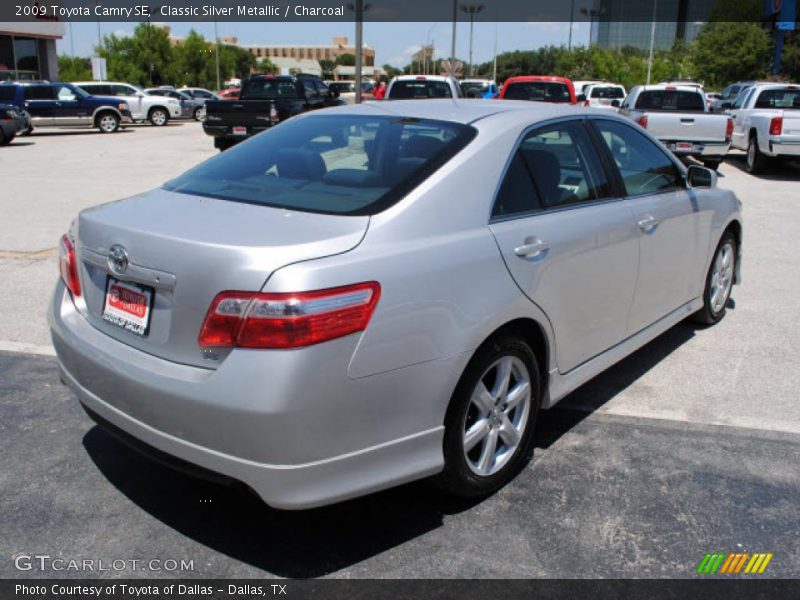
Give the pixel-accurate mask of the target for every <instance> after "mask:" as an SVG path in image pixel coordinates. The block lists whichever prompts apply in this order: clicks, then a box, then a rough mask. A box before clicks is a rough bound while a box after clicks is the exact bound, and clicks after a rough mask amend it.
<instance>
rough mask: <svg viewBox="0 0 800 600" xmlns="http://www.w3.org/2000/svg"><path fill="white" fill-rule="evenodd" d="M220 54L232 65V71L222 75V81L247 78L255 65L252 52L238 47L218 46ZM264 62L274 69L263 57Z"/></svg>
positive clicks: (267, 59)
mask: <svg viewBox="0 0 800 600" xmlns="http://www.w3.org/2000/svg"><path fill="white" fill-rule="evenodd" d="M220 53H224V54H226V55H228V56H229V57H230V59H231V62H232V63H233V68H232V70H231V71H230V72H228V73H225V74H224V75H223V79H229V78H230V77H238V78H240V79H242V78H244V77H247V76H248V75H249V74H250V72H251V71H252V70H253V68H254V67H255V66H256V63H257V61H256V57H255V56H253V54H252V52H250V51H249V50H246V49H245V48H241V47H239V46H228V45H223V46H220ZM264 60H265V61H266V62H267V63H269V65H270V66H273V67H274V65H273V64H272V62H271V61H270V60H269V58H266V57H265V58H264ZM270 72H271V71H270Z"/></svg>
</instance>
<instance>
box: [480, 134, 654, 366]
mask: <svg viewBox="0 0 800 600" xmlns="http://www.w3.org/2000/svg"><path fill="white" fill-rule="evenodd" d="M599 154H600V153H599V151H598V147H597V146H596V145H595V144H594V143H592V141H591V139H590V137H589V135H588V132H587V130H586V128H585V125H584V123H583V120H582V119H571V120H566V121H560V122H557V123H553V124H549V125H546V126H542V127H537V128H534V129H532V130H530V131H529V132H527V133H526V135H525V136H524V137H523V139H522V140H521V142H520V143H519V145H518V146H517V148H515V150H514V153H513V155H512V156H511V157H510V159H509V162H508V166H507V169H506V173H505V176H504V178H503V180H502V183H501V186H500V189H499V191H498V194H497V198H496V199H495V203H494V207H493V211H492V219H491V223H490V226H489V227H490V229H491V231H492V233H493V234H494V236H495V239H496V240H497V244H498V247H499V248H500V251H501V252H502V255H503V259H504V261H505V263H506V266H507V267H508V270H509V272H510V273H511V275H512V277H513V278H514V280H515V281H516V282H517V285H518V286H519V287H520V289H521V290H522V291H523V293H524V294H525V295H527V296H528V298H530V299H531V300H532V301H533V302H534V303H535V304H537V305H538V306H539V307H540V308H541V309H542V310H543V311H544V313H545V314H546V315H547V317H548V319H549V320H550V324H551V326H552V328H553V331H554V333H555V337H556V344H555V355H556V361H557V363H558V369H559V371H561V372H562V373H565V372H567V371H570V370H572V369H574V368H575V367H577V366H579V365H580V364H581V363H583V362H585V361H587V360H589V359H591V358H592V357H594V356H596V355H598V354H600V353H602V352H603V351H605V350H607V349H608V348H610V347H611V346H614V345H615V344H617V343H619V342H620V341H622V340H623V339H624V338H625V336H626V331H627V318H628V311H629V308H630V305H631V302H632V300H633V294H634V291H635V286H636V274H637V263H638V253H639V248H638V244H639V242H638V232H637V229H636V225H635V224H634V222H633V217H632V215H631V211H630V208H629V207H628V206H627V205H626V204H625V203H624V201H623V200H622V198H621V197H615V195H614V194H613V192H612V187H611V185H610V182H609V181H608V177H607V175H606V172H605V170H604V169H603V167H602V165H601V162H600V160H599Z"/></svg>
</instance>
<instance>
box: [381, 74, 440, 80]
mask: <svg viewBox="0 0 800 600" xmlns="http://www.w3.org/2000/svg"><path fill="white" fill-rule="evenodd" d="M414 80H417V81H425V80H430V81H450V80H452V77H448V76H447V75H397V76H396V77H394V79H393V80H392V81H414Z"/></svg>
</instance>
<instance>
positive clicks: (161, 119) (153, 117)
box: [147, 106, 169, 127]
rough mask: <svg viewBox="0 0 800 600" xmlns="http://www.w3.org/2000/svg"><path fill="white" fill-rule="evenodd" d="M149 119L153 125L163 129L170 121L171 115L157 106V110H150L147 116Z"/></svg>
mask: <svg viewBox="0 0 800 600" xmlns="http://www.w3.org/2000/svg"><path fill="white" fill-rule="evenodd" d="M147 119H148V120H149V121H150V124H151V125H155V126H156V127H163V126H164V125H166V124H167V122H168V121H169V115H168V114H167V111H166V110H164V109H163V108H161V107H159V106H156V107H155V108H151V109H150V112H149V113H148V114H147Z"/></svg>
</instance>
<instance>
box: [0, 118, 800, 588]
mask: <svg viewBox="0 0 800 600" xmlns="http://www.w3.org/2000/svg"><path fill="white" fill-rule="evenodd" d="M213 154H214V150H213V148H212V144H211V141H210V139H209V138H207V137H206V136H205V135H203V133H202V130H201V127H200V126H199V124H197V123H194V122H191V123H184V124H174V125H170V126H168V127H166V128H163V129H157V128H153V127H150V126H139V127H132V128H129V130H128V131H126V132H124V133H120V134H116V135H101V134H97V133H94V132H85V133H84V132H81V133H74V132H72V133H60V132H59V133H53V134H47V135H34V136H31V137H29V138H20V139H18V140H16V141H15V142H14V143H13V144H12V145H10V146H9V147H6V148H0V173H1V174H2V176H3V186H2V193H0V214H2V215H3V221H2V227H1V228H0V277H2V278H3V280H4V281H5V286H4V293H3V294H2V295H0V316H2V318H1V319H0V488H2V489H3V490H4V492H5V493H3V494H2V495H0V508H1V509H2V513H0V514H2V515H3V516H2V518H0V556H2V559H0V577H18V576H26V577H30V576H67V577H69V576H76V575H79V574H76V573H69V572H60V573H57V572H53V571H44V572H38V571H26V572H20V571H18V570H17V569H16V568H15V567H14V562H13V560H12V559H13V557H14V556H17V555H19V554H34V553H39V554H50V555H52V556H60V557H63V558H67V559H69V558H76V559H83V558H95V559H101V558H102V559H104V560H113V559H125V560H130V559H140V560H149V559H152V558H159V559H177V560H179V561H180V560H181V559H187V560H192V561H193V570H186V571H179V572H163V571H161V572H153V571H142V570H133V569H131V568H126V569H125V570H122V571H121V572H119V573H114V574H115V575H116V574H119V575H121V576H133V577H142V576H148V577H158V576H190V577H263V576H270V575H275V576H279V577H313V576H332V577H509V578H510V577H689V576H693V575H694V570H695V568H696V567H697V565H698V564H699V562H700V560H701V559H702V558H703V555H704V554H705V553H706V552H737V551H740V552H741V551H747V552H772V553H774V558H773V559H772V562H771V563H770V566H769V569H768V570H767V572H766V573H765V575H764V576H771V577H800V541H798V540H800V503H798V501H797V498H798V496H799V495H800V469H798V467H797V465H798V464H800V410H798V395H797V390H798V389H800V319H798V317H797V315H796V312H795V310H796V309H795V305H796V298H797V297H798V294H800V283H799V282H798V278H797V273H798V272H799V271H800V253H798V251H797V248H798V245H797V232H798V231H800V166H798V165H779V166H775V167H774V168H772V169H771V170H770V172H769V173H767V174H765V175H763V176H761V177H753V176H750V175H748V174H747V173H745V172H744V170H743V155H738V154H732V155H731V156H730V157H729V159H728V160H727V161H726V163H725V164H723V165H722V167H721V169H720V175H721V176H720V186H722V187H726V188H729V189H732V190H734V191H735V192H736V193H737V194H738V196H739V197H740V198H741V200H742V202H743V204H744V209H743V210H744V219H745V234H744V235H745V250H744V252H745V256H744V260H745V262H744V284H743V285H742V286H739V287H737V288H734V291H733V306H732V308H731V309H730V310H729V312H728V316H727V317H726V318H725V319H724V321H723V322H722V323H720V324H719V325H718V326H716V327H712V328H708V329H702V328H696V327H694V326H692V325H689V324H681V325H679V326H677V327H675V328H673V329H672V330H670V331H669V332H667V333H666V334H664V335H663V336H661V337H660V338H658V339H657V340H655V341H654V342H652V343H651V344H649V345H648V346H646V347H644V348H643V349H641V350H640V351H638V352H637V353H635V354H634V355H632V356H630V357H629V358H627V359H625V360H624V361H623V362H621V363H619V364H618V365H616V366H615V367H613V368H612V369H610V370H609V371H608V372H606V373H604V374H603V375H601V376H600V377H598V378H596V379H595V380H593V381H591V382H589V383H588V384H586V385H585V386H583V387H582V388H581V389H579V390H578V391H576V392H575V393H573V394H572V395H571V396H570V397H569V398H567V399H565V400H564V401H563V402H562V404H560V405H559V408H558V409H555V410H553V411H549V412H547V413H545V414H544V416H543V417H542V420H541V423H540V426H539V431H538V436H537V440H538V441H537V450H536V453H535V456H534V460H533V462H532V463H531V464H530V465H529V466H528V467H527V469H525V471H524V472H523V473H522V474H521V475H520V476H519V477H518V478H517V479H516V480H515V481H514V482H513V483H512V484H510V485H509V486H507V487H506V488H504V489H503V490H501V491H500V492H499V493H498V494H496V495H495V496H493V497H491V498H489V499H487V500H484V501H483V502H480V503H463V502H456V501H453V500H451V499H448V498H445V497H443V496H441V495H440V494H438V493H437V492H435V491H434V490H432V489H431V488H430V487H428V486H427V485H425V484H424V483H417V484H412V485H408V486H404V487H402V488H399V489H396V490H390V491H387V492H383V493H381V494H376V495H373V496H370V497H368V498H363V499H360V500H355V501H352V502H347V503H344V504H341V505H337V506H333V507H328V508H324V509H318V510H314V511H306V512H302V513H286V512H280V511H274V510H271V509H269V508H267V507H265V506H264V505H263V504H261V503H260V502H259V501H258V500H257V499H255V497H253V496H251V495H250V494H249V493H247V492H245V491H241V490H237V489H229V488H224V487H220V486H217V485H214V484H211V483H206V482H202V481H198V480H194V479H192V478H189V477H187V476H184V475H181V474H176V473H174V472H172V471H170V470H168V469H166V468H164V467H161V466H159V465H156V464H154V463H151V462H149V461H147V460H146V459H144V458H141V457H140V456H138V455H137V454H135V453H133V452H132V451H130V450H128V449H127V448H126V447H124V446H122V445H120V444H119V443H118V442H117V441H115V440H114V439H113V438H111V437H109V436H108V435H107V434H106V433H104V432H103V431H101V430H100V429H99V428H97V427H94V426H93V424H92V422H91V421H90V420H89V419H88V418H87V417H86V416H85V415H84V414H83V413H82V411H81V410H80V408H79V406H78V405H77V402H76V401H75V399H74V397H73V396H72V394H71V393H70V392H69V391H68V390H67V389H66V388H65V387H63V386H62V385H61V384H60V382H59V379H58V374H57V371H56V366H55V359H54V358H53V357H52V351H51V349H50V344H49V337H48V333H47V327H46V322H45V317H44V314H45V310H46V306H47V303H48V301H49V295H50V293H51V290H52V286H53V283H54V281H55V278H56V277H57V275H56V272H57V267H56V264H55V257H56V251H55V244H56V241H57V240H58V238H59V236H60V235H61V234H62V233H63V232H64V231H66V229H67V227H68V226H69V223H70V220H71V219H72V218H73V217H74V216H75V214H76V213H77V212H78V211H79V210H80V209H81V208H84V207H87V206H91V205H94V204H97V203H100V202H104V201H109V200H114V199H117V198H122V197H125V196H127V195H131V194H134V193H137V192H140V191H144V190H146V189H148V188H151V187H154V186H156V185H158V184H160V183H161V182H163V181H165V180H167V179H169V178H170V177H172V176H174V175H177V174H178V173H180V172H181V171H183V170H185V169H186V168H188V167H190V166H192V165H194V164H196V163H197V162H199V161H200V160H202V159H204V158H207V157H209V156H212V155H213ZM103 576H108V573H106V574H103Z"/></svg>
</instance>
